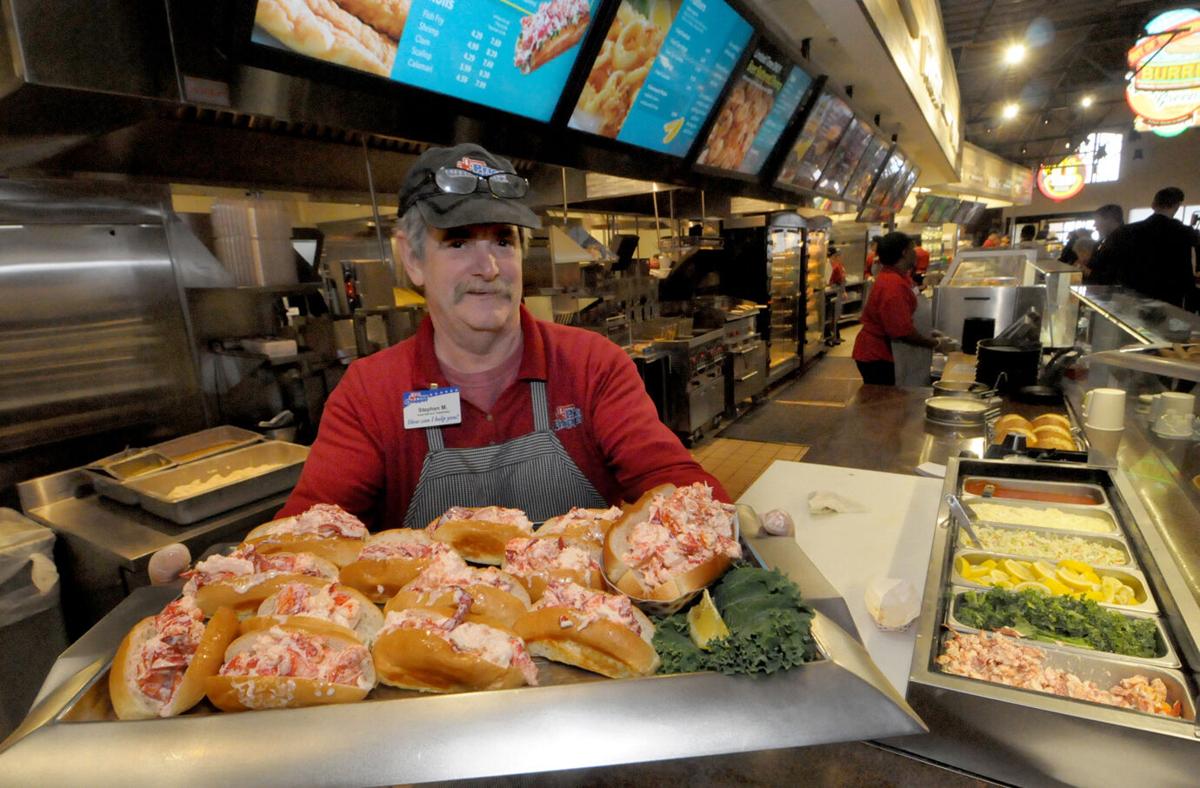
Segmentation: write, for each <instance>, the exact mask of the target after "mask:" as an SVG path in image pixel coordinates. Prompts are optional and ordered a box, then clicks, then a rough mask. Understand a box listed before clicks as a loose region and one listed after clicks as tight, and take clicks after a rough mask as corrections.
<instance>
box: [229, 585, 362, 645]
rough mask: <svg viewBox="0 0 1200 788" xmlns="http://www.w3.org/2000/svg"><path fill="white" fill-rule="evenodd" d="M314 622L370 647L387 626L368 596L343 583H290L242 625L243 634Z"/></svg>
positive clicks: (267, 599)
mask: <svg viewBox="0 0 1200 788" xmlns="http://www.w3.org/2000/svg"><path fill="white" fill-rule="evenodd" d="M280 611H284V612H280ZM310 620H317V621H324V622H327V623H330V624H333V625H334V626H337V627H340V628H341V629H343V630H344V631H345V632H347V633H349V634H350V635H351V636H352V637H355V638H357V639H358V640H359V642H361V643H363V644H364V645H368V646H369V645H370V644H371V641H372V640H374V639H375V633H376V632H378V631H379V628H380V627H381V626H383V613H381V612H380V611H379V608H377V607H375V604H374V603H373V602H372V601H371V600H370V599H367V597H366V595H364V594H362V593H361V592H359V591H356V590H354V589H353V588H350V587H349V586H345V585H342V584H340V583H327V584H325V585H315V584H311V583H288V584H287V585H285V586H283V587H281V588H280V589H279V590H278V591H276V592H275V593H274V594H272V595H271V596H269V597H267V598H266V599H264V600H263V602H262V604H261V605H259V606H258V614H257V615H256V616H253V617H251V618H248V619H246V620H245V621H243V622H242V628H241V631H242V634H246V633H247V632H253V631H255V630H259V629H269V628H270V627H273V626H277V625H280V624H282V625H284V626H289V625H300V626H303V625H304V624H305V623H307V622H308V621H310Z"/></svg>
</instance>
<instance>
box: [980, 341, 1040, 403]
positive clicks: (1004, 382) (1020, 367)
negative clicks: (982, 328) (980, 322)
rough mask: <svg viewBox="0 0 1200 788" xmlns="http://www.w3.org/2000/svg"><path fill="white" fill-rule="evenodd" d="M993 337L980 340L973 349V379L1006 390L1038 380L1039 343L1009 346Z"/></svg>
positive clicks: (1004, 391)
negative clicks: (974, 361) (974, 349)
mask: <svg viewBox="0 0 1200 788" xmlns="http://www.w3.org/2000/svg"><path fill="white" fill-rule="evenodd" d="M996 342H997V340H995V339H985V340H981V341H980V342H979V346H978V348H977V350H976V359H977V360H976V363H975V380H977V381H979V382H981V383H984V384H986V385H988V386H992V387H993V388H995V389H996V390H997V391H1000V392H1003V393H1006V394H1007V393H1009V392H1013V391H1016V390H1018V389H1021V388H1024V387H1025V386H1032V385H1034V384H1036V383H1037V376H1038V365H1039V364H1040V363H1041V358H1042V346H1041V345H1020V346H1016V347H1014V346H1009V345H1002V344H996Z"/></svg>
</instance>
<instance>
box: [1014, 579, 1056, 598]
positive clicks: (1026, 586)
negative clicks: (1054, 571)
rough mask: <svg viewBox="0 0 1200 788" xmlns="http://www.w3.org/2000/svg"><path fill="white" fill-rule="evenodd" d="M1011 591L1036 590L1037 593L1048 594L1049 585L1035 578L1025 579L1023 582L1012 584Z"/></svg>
mask: <svg viewBox="0 0 1200 788" xmlns="http://www.w3.org/2000/svg"><path fill="white" fill-rule="evenodd" d="M1013 591H1037V592H1038V593H1039V594H1046V595H1047V596H1049V595H1050V593H1051V591H1050V587H1049V586H1048V585H1046V584H1045V583H1039V582H1037V581H1035V580H1026V581H1025V582H1024V583H1017V584H1016V585H1015V586H1013Z"/></svg>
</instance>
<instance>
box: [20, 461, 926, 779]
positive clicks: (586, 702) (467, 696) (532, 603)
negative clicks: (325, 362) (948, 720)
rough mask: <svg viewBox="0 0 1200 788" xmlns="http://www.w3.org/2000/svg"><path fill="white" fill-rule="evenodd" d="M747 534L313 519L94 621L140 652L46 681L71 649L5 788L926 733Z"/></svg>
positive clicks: (489, 763)
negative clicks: (736, 729)
mask: <svg viewBox="0 0 1200 788" xmlns="http://www.w3.org/2000/svg"><path fill="white" fill-rule="evenodd" d="M748 518H749V519H753V518H754V513H753V511H752V510H750V509H748V508H747V507H740V508H739V507H735V506H733V505H731V504H728V503H724V502H722V501H720V500H717V499H715V498H714V496H713V494H712V490H711V488H709V487H708V486H706V485H704V484H694V485H690V486H684V487H674V486H663V487H659V488H655V489H653V490H650V491H648V492H647V493H645V494H644V495H642V496H640V497H639V498H638V499H637V500H635V501H633V502H632V503H625V504H622V505H621V506H613V507H610V508H608V509H584V508H574V509H571V510H570V511H567V512H563V513H562V514H561V515H559V516H557V517H553V518H550V519H549V520H547V521H545V522H544V523H541V524H534V523H532V522H531V521H530V520H529V518H528V517H526V515H525V513H524V512H521V511H519V510H516V509H509V508H504V507H500V506H489V507H477V508H468V507H452V508H451V509H449V510H447V511H446V512H445V513H444V514H443V515H442V516H441V517H439V518H437V519H436V520H435V521H434V522H432V523H430V524H429V526H428V527H426V528H419V529H391V530H383V531H379V532H376V533H370V532H368V530H367V528H366V527H365V526H364V525H363V524H362V523H361V522H360V521H358V519H357V518H356V517H354V516H353V515H352V514H350V513H348V512H345V511H343V510H342V509H340V508H339V507H337V506H336V505H333V504H320V505H317V506H314V507H313V508H311V509H310V510H308V511H306V512H304V513H302V514H300V515H298V516H296V517H292V518H286V519H282V520H276V521H273V522H270V523H266V524H264V525H263V526H260V527H259V528H256V529H254V530H253V531H252V532H250V534H249V535H248V536H247V538H246V540H245V541H244V542H243V543H241V544H238V545H236V546H234V547H232V548H231V549H227V550H224V551H221V552H217V553H215V554H212V555H209V556H208V557H206V558H204V559H202V560H200V561H198V562H196V563H195V564H194V565H193V566H191V567H190V568H189V569H188V570H187V571H186V572H184V574H183V583H182V586H181V587H180V586H175V587H171V588H163V587H155V588H147V589H142V590H141V591H140V592H137V593H135V594H134V595H133V596H131V597H130V598H129V599H127V600H126V602H125V603H123V604H122V606H120V607H118V609H117V610H116V611H114V613H113V614H110V618H112V619H113V621H114V622H115V621H116V620H117V619H121V620H124V621H129V620H132V619H131V618H130V614H131V612H133V611H134V610H135V609H139V608H140V609H144V610H145V613H146V614H145V615H144V616H143V617H142V618H141V619H139V620H137V623H136V624H135V625H133V626H132V628H128V629H127V630H126V629H125V628H124V627H122V628H118V627H117V625H116V624H115V623H113V624H108V623H107V622H108V619H106V620H105V621H102V622H101V624H99V625H97V628H96V630H94V631H93V632H92V633H89V634H88V635H87V636H85V637H84V638H83V639H82V640H81V641H80V643H78V644H76V646H73V647H72V649H71V650H69V653H68V654H65V655H64V658H63V659H60V662H62V661H63V660H65V659H66V658H67V657H69V656H71V654H70V652H71V651H73V650H75V651H77V650H87V651H89V653H91V654H99V656H100V662H98V663H97V664H103V665H105V666H106V669H101V670H98V671H97V672H96V674H95V676H93V677H90V678H89V677H87V676H82V677H81V676H75V677H72V679H71V680H68V681H67V682H64V683H63V684H62V685H61V686H60V687H59V691H58V692H49V693H44V695H45V697H44V699H43V700H42V703H41V706H43V707H45V706H47V704H48V703H50V702H51V701H57V702H60V703H61V708H57V709H49V710H47V709H46V708H42V709H40V710H39V709H35V710H34V711H35V714H31V719H32V718H33V717H35V716H36V717H37V718H38V720H39V721H40V722H39V723H38V724H37V725H33V726H30V725H26V726H24V727H23V729H22V730H20V731H18V735H16V736H14V737H13V739H10V740H9V741H6V742H4V743H3V744H0V769H3V768H5V767H6V766H9V765H16V766H17V767H20V768H18V770H17V771H16V772H14V774H25V773H26V772H24V771H21V769H23V768H26V765H27V764H28V759H29V758H39V757H41V756H42V753H43V752H46V750H45V749H44V748H48V747H57V746H71V747H74V748H76V749H80V748H82V749H85V750H90V749H91V748H93V747H95V746H98V745H97V742H100V741H105V740H107V741H109V742H110V743H112V746H114V747H116V748H118V749H119V750H120V751H121V756H120V757H121V758H122V759H123V760H121V763H123V764H124V767H123V769H124V770H123V772H122V774H123V779H124V782H125V784H139V783H141V782H146V783H149V782H152V781H153V779H152V778H153V776H154V774H155V769H156V768H158V767H161V766H163V765H165V764H166V763H167V762H168V761H169V760H170V755H169V754H168V753H164V752H162V751H161V750H159V749H155V748H156V747H161V746H162V742H164V741H167V740H172V741H178V742H186V741H187V740H188V739H189V737H193V736H200V735H203V736H204V737H205V741H206V745H205V746H206V748H211V751H212V752H213V753H216V752H218V751H220V752H221V753H222V757H221V758H198V759H197V758H194V757H193V755H194V754H193V753H188V752H185V753H183V755H182V756H181V757H182V759H183V761H185V762H187V764H188V766H187V770H184V771H180V767H179V764H178V762H175V763H172V764H171V768H172V769H173V770H174V771H172V775H173V778H172V779H173V781H174V782H182V783H185V784H186V783H190V782H197V783H199V782H211V781H212V780H216V779H227V778H233V779H238V777H235V776H234V775H235V774H236V772H235V765H237V764H240V763H243V760H242V759H243V758H245V759H252V760H253V764H254V765H253V766H252V767H251V768H252V771H249V772H243V773H241V774H240V778H241V779H247V778H249V779H253V780H255V781H256V782H266V783H272V782H280V783H288V782H289V779H290V784H295V783H296V782H314V781H315V782H321V783H328V784H339V783H346V784H356V783H357V784H361V783H363V782H367V783H375V782H380V783H384V782H410V781H419V780H425V779H450V778H457V777H470V776H486V775H498V774H511V773H522V772H531V771H540V770H545V769H552V768H567V767H568V766H576V765H577V766H586V765H597V764H605V763H618V762H632V761H636V760H646V759H653V758H667V757H682V756H684V755H688V754H695V755H702V754H713V753H716V752H726V751H730V750H729V747H730V745H731V742H730V740H729V737H728V735H727V732H728V731H727V729H728V726H729V725H730V724H737V723H738V720H742V721H743V722H744V724H746V725H748V726H756V725H759V724H760V723H761V722H763V721H764V720H766V721H767V722H768V723H770V722H771V721H772V720H773V721H774V722H775V725H774V727H771V726H770V725H768V728H766V729H762V730H759V731H758V732H757V733H754V734H751V735H750V736H749V739H747V741H750V742H751V743H754V742H757V744H756V745H755V746H758V747H760V748H766V747H770V746H796V745H798V744H803V743H805V742H806V741H812V742H816V741H818V740H824V741H828V740H829V738H828V737H829V735H830V731H829V730H828V729H818V728H813V729H812V730H808V729H807V728H806V726H803V725H801V726H800V727H799V728H797V726H796V704H801V705H805V704H808V705H812V704H813V703H815V702H817V701H816V699H817V698H818V697H819V695H820V694H821V692H826V691H828V692H832V693H834V695H836V703H835V702H834V700H833V695H831V698H830V702H831V706H832V705H837V704H841V705H843V706H844V705H845V704H846V703H849V704H850V705H851V706H853V705H854V704H855V703H861V704H864V708H867V707H871V708H875V710H876V712H877V713H875V714H871V713H865V714H864V715H863V716H861V717H859V718H856V719H855V720H853V721H850V720H843V721H842V722H841V723H839V724H843V725H850V726H851V727H852V728H855V729H854V730H853V731H850V732H847V733H846V734H845V738H862V737H864V736H868V735H869V736H879V735H885V734H889V733H897V732H917V731H919V730H922V729H923V728H922V726H921V723H920V721H919V719H918V718H916V716H915V714H913V713H912V711H911V709H908V707H907V706H906V705H905V704H904V701H903V699H902V698H900V697H899V696H897V695H896V694H895V691H894V690H893V689H892V688H891V687H890V685H888V684H887V683H886V680H884V679H883V678H882V675H881V674H878V671H877V670H874V673H871V671H868V674H869V675H867V676H866V680H864V678H863V674H862V670H861V665H863V664H866V665H869V666H871V668H872V669H873V667H874V666H873V664H872V663H870V660H869V657H867V656H866V652H865V651H863V650H862V647H861V645H859V644H858V642H857V641H856V640H855V639H854V638H853V637H851V636H849V635H847V634H846V633H845V632H844V631H842V630H840V629H838V628H837V627H836V625H834V624H832V622H830V621H829V620H828V619H825V618H824V617H823V616H821V614H820V613H818V612H816V611H814V610H813V609H812V608H811V607H809V605H808V604H807V603H806V602H805V600H804V598H803V597H802V594H801V587H800V586H799V585H798V584H797V583H796V582H795V581H794V580H793V579H791V578H789V577H788V576H787V575H786V574H784V573H783V572H780V571H778V570H773V569H770V568H768V567H766V566H764V565H763V563H762V562H761V561H760V560H759V559H758V557H757V553H756V552H755V551H754V550H753V548H752V547H751V544H750V542H749V541H748V540H747V538H746V536H745V535H744V534H742V533H741V529H742V526H743V524H744V522H745V521H746V520H747V519H748ZM754 532H755V533H757V525H755V527H754ZM797 549H798V548H797ZM146 608H151V609H146ZM127 626H128V625H126V627H127ZM106 653H107V654H108V655H110V656H108V657H107V659H106V658H105V656H104V655H105V654H106ZM839 654H845V655H846V659H845V660H839V659H838V658H837V657H838V655H839ZM843 663H845V664H847V665H855V666H858V667H857V668H855V669H854V670H850V669H848V668H846V667H839V666H840V665H842V664H843ZM806 671H808V673H807V674H806ZM812 671H817V672H816V673H813V672H812ZM52 675H53V674H52ZM72 681H75V682H77V683H78V685H79V689H78V691H77V692H75V693H74V694H73V695H72V696H71V697H70V698H67V699H66V700H65V701H63V700H62V698H61V697H60V696H61V695H62V694H63V691H64V690H62V687H67V686H73V685H72ZM50 683H51V682H48V685H49V684H50ZM817 686H819V687H823V688H824V689H823V690H821V692H818V693H817V694H816V695H814V687H817ZM435 701H436V702H435ZM747 704H749V705H747ZM667 709H670V710H671V711H670V712H669V716H671V717H672V718H673V719H677V720H678V722H677V723H672V726H671V730H669V731H668V730H664V728H663V726H662V725H661V724H660V723H659V722H656V720H657V719H659V718H661V715H663V714H664V713H666V710H667ZM360 710H362V711H361V712H360ZM626 715H628V716H626ZM610 718H611V719H610ZM256 719H258V720H259V721H257V722H255V721H254V720H256ZM68 720H69V721H70V722H71V723H72V725H65V724H64V723H65V722H66V721H68ZM135 720H140V721H143V722H142V725H141V726H133V725H130V724H128V723H130V722H132V721H135ZM785 721H789V722H787V724H786V725H785V724H784V723H785ZM74 723H87V724H86V725H78V726H77V725H74ZM314 725H315V726H318V728H319V729H321V730H324V731H325V734H324V735H323V736H318V737H314V736H313V735H312V733H311V731H312V730H313V728H312V727H311V726H314ZM321 726H324V727H323V728H322V727H321ZM835 727H836V726H835ZM81 729H90V730H91V733H92V735H91V736H82V735H79V734H78V733H77V731H79V730H81ZM860 729H861V730H860ZM605 731H607V733H604V732H605ZM100 733H103V736H102V737H100V738H97V736H98V734H100ZM579 736H586V737H589V738H591V739H593V740H595V744H594V746H592V747H583V748H580V747H579V746H577V744H574V743H570V742H574V741H575V739H574V737H579ZM163 737H166V738H163ZM264 737H266V738H264ZM293 737H298V739H296V738H293ZM531 737H533V738H536V739H538V740H539V741H540V742H541V744H540V745H539V747H538V748H536V752H534V753H531V752H530V749H529V747H528V746H527V745H526V744H524V743H523V742H527V741H529V740H531ZM606 737H610V738H613V739H614V740H620V741H622V742H624V743H623V744H621V745H620V746H619V747H617V748H616V749H615V750H614V748H613V745H612V744H611V742H609V743H607V744H606V743H605V742H606V740H607V739H606ZM268 738H269V740H270V741H271V742H272V746H271V747H269V748H265V747H253V746H252V742H254V741H260V742H261V741H266V740H267V739H268ZM14 739H15V740H14ZM556 742H557V745H556V744H555V743H556ZM569 743H570V744H569ZM568 744H569V746H568ZM556 746H557V747H558V749H556ZM481 747H482V749H483V750H484V752H482V753H481V752H480V748H481ZM742 747H743V745H738V748H739V749H741V748H742ZM226 749H227V750H228V752H226ZM581 749H582V751H581ZM593 750H594V751H593ZM555 753H557V755H556V754H555ZM225 756H228V757H225ZM330 759H332V760H330ZM364 759H366V760H364ZM100 760H101V761H104V760H105V759H103V758H101V759H100ZM108 760H112V759H111V758H109V759H108ZM331 762H332V763H337V764H339V765H340V766H339V768H344V769H349V771H346V772H341V771H337V770H333V771H331V768H330V766H329V764H330V763H331ZM364 764H366V765H364ZM46 766H47V762H45V761H43V762H42V763H41V766H40V767H39V768H44V767H46ZM29 768H32V767H29ZM50 768H51V772H53V771H54V768H56V767H53V766H51V767H50ZM104 768H107V767H102V769H101V771H103V769H104ZM62 769H63V772H62V774H63V776H65V774H66V772H69V771H70V769H69V768H68V767H66V766H63V767H62ZM42 774H43V776H44V775H45V773H42ZM91 776H92V777H94V778H97V779H99V780H100V781H101V782H103V781H104V779H103V777H104V775H103V774H93V775H91ZM285 776H286V777H285ZM277 778H278V779H277ZM52 781H53V780H52Z"/></svg>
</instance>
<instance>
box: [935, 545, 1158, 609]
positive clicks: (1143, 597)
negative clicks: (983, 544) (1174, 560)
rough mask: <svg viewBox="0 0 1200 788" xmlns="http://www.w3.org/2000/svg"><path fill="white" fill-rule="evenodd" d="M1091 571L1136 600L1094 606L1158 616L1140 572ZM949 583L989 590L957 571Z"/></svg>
mask: <svg viewBox="0 0 1200 788" xmlns="http://www.w3.org/2000/svg"><path fill="white" fill-rule="evenodd" d="M959 556H962V557H964V558H966V559H967V562H968V563H972V564H975V563H979V562H980V561H986V560H987V559H989V558H991V559H994V560H996V561H997V562H999V561H1003V560H1004V559H1005V558H1010V557H1011V556H1005V555H1002V554H1000V553H992V552H989V551H986V550H955V551H954V558H955V560H956V561H957V559H958V557H959ZM1093 569H1095V570H1096V574H1097V575H1099V576H1100V577H1115V578H1116V579H1118V580H1120V581H1121V582H1122V583H1125V584H1126V585H1129V586H1131V587H1132V588H1133V594H1134V598H1135V599H1136V600H1137V604H1136V605H1118V604H1110V603H1107V602H1097V603H1096V604H1098V605H1100V606H1101V607H1107V608H1112V609H1113V610H1120V611H1122V612H1126V611H1138V612H1141V613H1150V614H1151V615H1157V614H1158V605H1157V604H1156V603H1155V601H1154V597H1153V595H1151V594H1150V589H1149V586H1147V585H1146V578H1145V576H1143V575H1142V573H1141V572H1139V571H1137V570H1134V569H1127V568H1126V569H1117V568H1115V567H1107V566H1098V567H1093ZM950 582H951V585H956V586H965V587H968V588H972V589H976V588H983V589H987V588H990V586H985V585H982V584H981V583H976V582H975V581H974V580H968V579H966V578H965V577H963V576H962V575H960V574H959V573H958V570H957V569H953V568H952V569H951V579H950Z"/></svg>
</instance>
